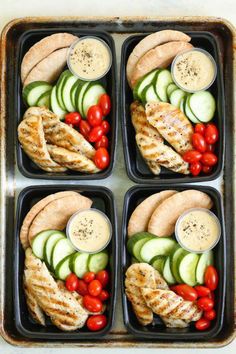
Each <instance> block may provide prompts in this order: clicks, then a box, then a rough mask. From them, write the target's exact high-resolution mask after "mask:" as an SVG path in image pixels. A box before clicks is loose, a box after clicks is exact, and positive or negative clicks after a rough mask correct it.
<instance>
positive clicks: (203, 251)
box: [175, 208, 221, 253]
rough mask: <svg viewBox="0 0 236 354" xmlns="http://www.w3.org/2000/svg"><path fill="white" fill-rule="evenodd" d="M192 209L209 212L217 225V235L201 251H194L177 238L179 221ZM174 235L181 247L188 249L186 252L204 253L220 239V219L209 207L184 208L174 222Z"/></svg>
mask: <svg viewBox="0 0 236 354" xmlns="http://www.w3.org/2000/svg"><path fill="white" fill-rule="evenodd" d="M193 211H204V212H206V213H208V214H210V215H211V216H212V217H213V219H215V221H216V224H217V226H218V236H217V238H216V240H215V242H214V243H213V244H212V245H211V246H210V247H209V248H207V249H205V250H202V251H196V250H193V249H190V248H188V247H186V246H185V245H184V244H183V243H182V242H181V240H180V238H179V234H178V227H179V224H180V222H181V221H182V219H183V218H184V217H185V216H186V215H187V214H189V213H191V212H193ZM175 237H176V239H177V241H178V243H179V244H180V246H181V247H182V248H184V249H185V250H186V251H188V252H192V253H205V252H208V251H210V250H212V249H213V248H214V247H215V246H216V245H217V243H218V242H219V240H220V237H221V224H220V220H219V218H218V217H217V216H216V215H215V214H214V213H213V212H212V211H211V210H209V209H205V208H191V209H188V210H186V211H185V212H184V213H183V214H181V215H180V216H179V218H178V220H177V222H176V224H175Z"/></svg>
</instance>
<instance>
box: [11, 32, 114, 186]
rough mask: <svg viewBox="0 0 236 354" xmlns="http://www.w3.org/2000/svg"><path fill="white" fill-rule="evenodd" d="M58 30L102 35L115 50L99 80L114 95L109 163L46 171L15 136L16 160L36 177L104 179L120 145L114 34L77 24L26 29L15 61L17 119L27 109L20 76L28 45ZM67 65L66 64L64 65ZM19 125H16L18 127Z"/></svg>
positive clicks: (109, 170)
mask: <svg viewBox="0 0 236 354" xmlns="http://www.w3.org/2000/svg"><path fill="white" fill-rule="evenodd" d="M59 32H68V33H71V34H74V35H75V36H79V37H82V36H88V35H91V36H96V37H98V38H101V39H103V40H104V41H105V42H106V43H107V44H108V46H109V47H110V50H111V53H112V66H111V68H110V70H109V72H108V73H107V74H106V76H105V77H104V78H102V79H101V80H100V81H101V82H102V83H103V84H104V86H105V87H106V91H107V93H108V94H109V95H110V97H111V101H112V109H111V113H110V114H109V116H108V121H109V123H110V124H111V131H110V133H109V134H108V138H109V142H110V147H109V151H110V161H111V162H110V165H109V167H108V168H107V169H105V170H104V171H101V172H98V173H94V174H83V173H80V172H77V171H72V170H68V171H66V172H61V173H55V172H53V173H52V172H46V171H43V170H41V169H40V168H39V167H38V166H37V165H36V164H35V163H34V162H33V161H31V160H30V158H29V157H28V156H27V155H26V154H25V152H24V151H23V149H22V148H21V146H20V143H19V141H18V138H17V137H16V140H17V142H16V149H17V164H18V168H19V170H20V172H21V173H22V174H23V175H24V176H25V177H28V178H37V179H51V180H55V179H57V180H59V179H60V180H72V179H73V180H99V179H104V178H106V177H108V176H110V174H111V173H112V170H113V167H114V162H115V152H116V145H117V110H118V104H117V96H118V87H117V69H116V53H115V44H114V40H113V38H112V36H111V35H110V34H109V33H107V32H105V31H100V30H99V31H97V30H93V29H86V30H83V29H80V28H77V29H76V27H75V26H74V27H67V26H65V27H63V28H58V27H57V28H56V27H55V28H50V27H48V28H47V27H44V28H43V29H32V30H27V31H25V32H24V33H23V34H22V35H21V36H20V38H19V41H18V44H17V58H18V60H17V61H16V64H15V76H14V80H15V94H14V101H15V117H13V118H14V119H15V121H16V122H17V125H18V124H19V123H20V122H21V120H22V117H23V115H24V112H25V111H26V109H27V106H26V105H25V104H24V102H23V99H22V83H21V79H20V69H21V62H22V59H23V57H24V55H25V53H26V52H27V51H28V50H29V48H30V47H31V46H32V45H33V44H35V43H36V42H38V41H40V40H41V39H42V38H44V37H46V36H49V35H51V34H54V33H59ZM65 68H66V67H65ZM16 129H17V127H16Z"/></svg>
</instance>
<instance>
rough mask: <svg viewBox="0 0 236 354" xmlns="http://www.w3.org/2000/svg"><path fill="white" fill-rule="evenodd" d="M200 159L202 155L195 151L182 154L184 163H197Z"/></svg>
mask: <svg viewBox="0 0 236 354" xmlns="http://www.w3.org/2000/svg"><path fill="white" fill-rule="evenodd" d="M201 157H202V154H201V153H200V152H199V151H197V150H190V151H187V152H185V153H184V154H183V159H184V161H186V162H188V163H194V162H198V161H199V160H200V159H201Z"/></svg>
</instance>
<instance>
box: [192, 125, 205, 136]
mask: <svg viewBox="0 0 236 354" xmlns="http://www.w3.org/2000/svg"><path fill="white" fill-rule="evenodd" d="M205 130H206V127H205V125H204V124H203V123H197V124H196V125H195V128H194V131H195V133H199V134H201V135H204V133H205Z"/></svg>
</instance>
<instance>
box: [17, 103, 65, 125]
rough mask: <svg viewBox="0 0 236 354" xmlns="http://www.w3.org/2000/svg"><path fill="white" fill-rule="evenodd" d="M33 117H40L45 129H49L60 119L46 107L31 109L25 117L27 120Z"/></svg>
mask: <svg viewBox="0 0 236 354" xmlns="http://www.w3.org/2000/svg"><path fill="white" fill-rule="evenodd" d="M31 116H40V117H41V118H42V121H43V128H44V129H47V128H48V127H49V126H50V124H51V123H52V122H59V121H60V120H59V118H58V117H57V115H56V114H55V113H53V112H51V111H50V110H49V109H47V108H45V107H29V108H28V109H27V110H26V111H25V114H24V116H23V119H26V118H28V117H31Z"/></svg>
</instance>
